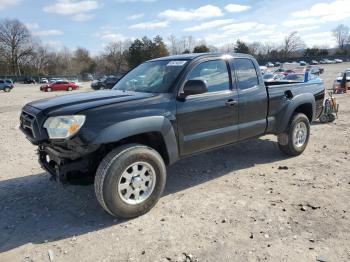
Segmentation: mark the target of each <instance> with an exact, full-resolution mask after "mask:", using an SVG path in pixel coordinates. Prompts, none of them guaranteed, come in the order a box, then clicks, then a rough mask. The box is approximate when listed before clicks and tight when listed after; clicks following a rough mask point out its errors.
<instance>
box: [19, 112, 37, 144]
mask: <svg viewBox="0 0 350 262" xmlns="http://www.w3.org/2000/svg"><path fill="white" fill-rule="evenodd" d="M20 122H21V127H22V129H23V130H24V132H25V133H26V134H27V135H28V136H29V137H31V138H35V134H34V127H33V126H34V122H35V117H34V116H32V115H30V114H28V113H27V112H24V111H22V114H21V117H20Z"/></svg>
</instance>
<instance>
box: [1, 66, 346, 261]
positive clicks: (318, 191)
mask: <svg viewBox="0 0 350 262" xmlns="http://www.w3.org/2000/svg"><path fill="white" fill-rule="evenodd" d="M345 68H350V63H344V64H339V65H327V66H325V74H324V75H323V76H322V78H323V79H324V80H325V82H326V85H327V88H330V87H331V86H332V82H333V79H334V78H335V76H336V75H337V73H338V72H340V71H342V70H344V69H345ZM87 90H89V87H88V85H86V86H85V87H84V88H82V89H81V90H80V91H78V92H84V91H87ZM63 94H66V93H63V92H57V93H42V92H40V91H39V90H38V86H30V85H27V86H24V85H18V86H17V87H16V88H15V89H14V90H13V91H12V92H11V93H9V94H7V93H3V92H1V93H0V132H1V134H3V135H2V136H0V152H1V153H0V156H1V157H0V203H1V204H0V261H4V262H7V261H27V262H29V261H349V260H350V204H349V203H350V177H349V173H350V163H349V160H350V132H349V131H350V117H349V114H350V94H347V95H337V99H338V101H339V103H340V109H341V112H340V114H339V119H337V120H336V121H335V123H332V124H324V125H321V124H319V123H314V124H313V126H312V131H311V140H310V143H309V146H308V148H307V150H306V151H305V153H304V154H303V155H301V156H299V157H296V158H286V157H285V156H284V155H282V154H281V153H280V152H279V150H278V147H277V145H276V138H275V137H274V136H265V137H263V138H261V139H255V140H250V141H247V142H243V143H239V144H237V145H234V146H230V147H226V148H224V149H220V150H217V151H213V152H209V153H205V154H202V155H199V156H195V157H191V158H187V159H185V160H182V161H180V162H178V163H177V164H176V165H174V166H172V167H170V168H168V182H167V187H166V191H165V193H164V196H163V197H162V198H161V200H160V201H159V203H158V204H157V205H156V207H155V208H153V209H152V210H151V211H150V212H149V213H148V214H146V215H144V216H142V217H139V218H136V219H133V220H117V219H114V218H113V217H111V216H109V215H108V214H107V213H105V212H104V211H103V210H102V208H100V206H99V205H98V203H97V200H96V199H95V196H94V190H93V186H62V185H60V184H57V183H55V182H51V181H50V180H49V176H48V175H47V174H46V173H45V172H44V171H43V170H42V169H41V168H40V167H39V165H38V163H37V160H36V158H37V157H36V154H35V148H34V147H33V146H32V145H31V144H30V143H29V142H28V141H26V139H25V138H24V136H23V134H22V133H21V132H20V131H19V130H18V124H19V121H18V118H19V114H20V109H21V107H22V106H23V105H24V104H25V103H27V102H30V101H32V100H35V99H40V98H44V97H49V96H55V95H63Z"/></svg>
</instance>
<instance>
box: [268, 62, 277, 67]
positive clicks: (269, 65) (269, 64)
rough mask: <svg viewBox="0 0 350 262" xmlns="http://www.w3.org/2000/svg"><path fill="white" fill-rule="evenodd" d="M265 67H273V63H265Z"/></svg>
mask: <svg viewBox="0 0 350 262" xmlns="http://www.w3.org/2000/svg"><path fill="white" fill-rule="evenodd" d="M266 67H275V65H274V64H273V63H271V62H267V63H266Z"/></svg>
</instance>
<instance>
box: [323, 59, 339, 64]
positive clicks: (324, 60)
mask: <svg viewBox="0 0 350 262" xmlns="http://www.w3.org/2000/svg"><path fill="white" fill-rule="evenodd" d="M335 63H336V62H335V61H334V60H330V59H322V60H321V61H320V64H335Z"/></svg>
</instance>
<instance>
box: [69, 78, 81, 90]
mask: <svg viewBox="0 0 350 262" xmlns="http://www.w3.org/2000/svg"><path fill="white" fill-rule="evenodd" d="M68 81H69V82H72V83H74V84H76V85H77V86H78V87H79V88H80V87H82V86H83V83H81V82H79V79H78V78H73V79H69V80H68Z"/></svg>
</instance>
